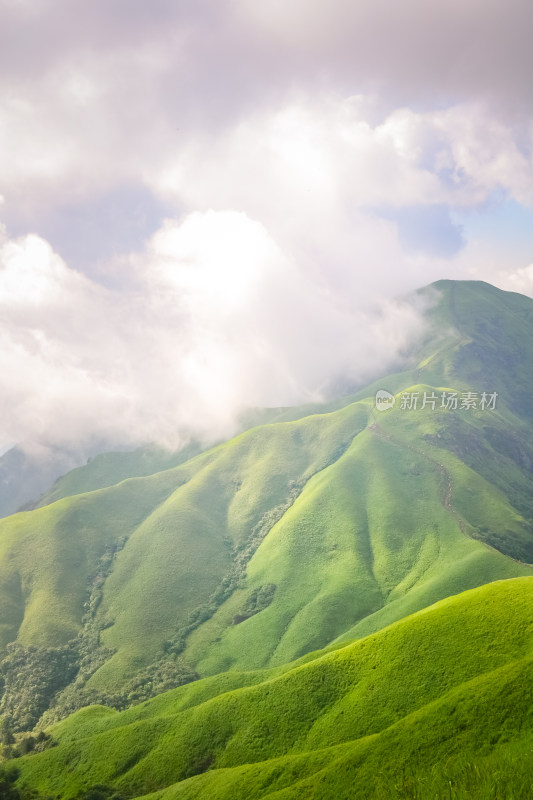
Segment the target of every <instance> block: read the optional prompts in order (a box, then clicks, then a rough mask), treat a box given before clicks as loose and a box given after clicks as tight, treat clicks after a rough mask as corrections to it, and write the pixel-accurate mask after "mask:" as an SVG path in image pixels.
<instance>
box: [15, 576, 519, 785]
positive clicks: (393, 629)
mask: <svg viewBox="0 0 533 800" xmlns="http://www.w3.org/2000/svg"><path fill="white" fill-rule="evenodd" d="M532 673H533V578H519V579H513V580H509V581H501V582H496V583H492V584H490V585H488V586H484V587H481V588H478V589H475V590H472V591H470V592H466V593H464V594H461V595H459V596H457V597H453V598H448V599H446V600H443V601H440V602H439V603H438V604H436V605H434V606H432V607H431V608H429V609H426V610H423V611H420V612H418V613H417V614H415V615H413V616H410V617H408V618H406V619H404V620H401V621H399V622H397V623H395V624H393V625H392V626H390V627H388V628H386V629H384V630H382V631H380V632H379V633H377V634H374V635H372V636H369V637H367V638H364V639H362V640H359V641H355V642H353V643H351V644H349V645H347V646H345V647H343V648H340V649H337V650H335V651H334V652H329V653H325V654H321V653H314V654H313V655H312V656H308V659H307V663H300V664H296V665H294V666H288V667H287V666H286V667H280V668H277V669H274V670H271V671H270V672H269V673H261V674H259V675H257V674H253V673H252V674H250V673H248V674H239V673H228V674H227V675H224V676H218V677H216V678H210V679H206V680H205V681H201V682H199V683H196V684H192V685H190V686H184V687H181V688H179V689H176V690H174V691H172V692H169V693H167V694H164V695H161V696H160V697H158V698H155V699H154V700H151V701H148V702H146V703H143V704H141V705H139V706H136V707H134V708H132V709H129V710H128V711H124V712H122V713H119V712H116V711H112V710H109V709H104V708H101V707H93V708H89V709H86V710H83V711H80V712H78V713H77V714H75V715H74V716H72V717H70V718H69V719H68V720H66V721H64V722H63V723H60V724H59V725H57V726H56V727H55V728H54V729H52V734H53V736H54V738H55V739H56V740H57V741H58V743H59V744H58V746H57V747H55V748H52V749H51V750H48V751H46V752H44V753H41V754H37V755H33V756H30V757H27V758H24V759H21V760H20V761H19V765H20V768H21V771H22V778H21V781H22V783H27V784H29V785H31V786H33V787H36V788H37V789H39V790H40V791H41V792H45V793H52V792H53V793H54V794H55V795H58V796H59V797H74V796H75V794H76V793H77V792H78V791H80V790H81V789H83V788H84V787H87V786H90V785H93V784H97V783H100V784H107V785H109V786H114V787H116V788H117V789H120V790H122V791H123V792H125V793H126V794H128V795H133V796H139V795H143V794H146V793H148V792H153V791H157V790H165V791H163V792H162V794H158V795H157V797H161V798H165V800H170V798H180V800H181V799H182V798H187V800H189V799H192V798H207V797H209V798H215V799H216V800H230V798H231V799H232V800H238V799H239V798H243V799H244V798H246V800H254V799H255V798H257V799H258V800H259V798H269V799H270V798H276V800H277V799H278V798H300V797H309V798H344V797H350V798H352V797H353V798H359V797H360V798H368V797H383V798H385V797H420V798H427V797H443V798H444V797H450V796H451V797H470V798H476V797H479V798H481V797H496V796H497V797H507V796H508V797H527V794H525V793H521V792H522V790H523V789H524V787H526V786H528V785H529V783H528V782H529V781H530V780H531V778H532V777H533V767H532V765H531V763H532V762H531V759H528V758H524V756H525V754H526V753H527V752H528V751H530V749H531V746H532V744H533V734H532V732H531V731H532V728H531V724H532V722H533V710H532V709H533V706H532V705H531V702H530V701H531V688H530V687H531V678H532V677H533V674H532ZM239 686H240V687H241V688H238V687H239ZM496 764H497V765H498V770H495V766H496ZM495 776H496V777H495ZM498 776H499V777H498ZM489 778H490V781H489ZM495 781H496V783H495ZM498 781H500V787H503V788H505V787H506V786H507V788H508V789H509V793H508V794H507V793H501V794H497V793H496V794H494V790H495V785H496V791H497V788H498ZM452 789H453V791H452ZM489 792H492V793H489Z"/></svg>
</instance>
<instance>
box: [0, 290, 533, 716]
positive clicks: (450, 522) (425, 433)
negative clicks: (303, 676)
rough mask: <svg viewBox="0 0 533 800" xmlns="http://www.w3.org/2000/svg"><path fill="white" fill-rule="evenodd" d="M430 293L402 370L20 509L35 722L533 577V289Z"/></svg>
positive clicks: (9, 521) (96, 473) (8, 591)
mask: <svg viewBox="0 0 533 800" xmlns="http://www.w3.org/2000/svg"><path fill="white" fill-rule="evenodd" d="M422 294H423V295H424V296H425V298H426V303H428V304H429V310H428V312H427V326H426V330H425V333H424V336H423V338H422V341H420V342H419V344H418V346H417V348H416V349H414V350H413V352H412V353H411V355H410V360H409V363H408V365H407V368H406V369H405V370H404V371H403V372H401V373H397V374H393V375H388V376H385V377H383V379H381V380H380V381H379V382H377V383H375V384H373V385H372V386H370V387H367V389H365V390H362V391H360V392H358V393H357V394H356V395H352V396H350V397H347V398H344V399H342V400H340V401H337V402H335V403H331V404H330V405H328V406H324V407H315V408H313V409H309V408H304V409H293V410H287V411H286V412H283V411H282V410H279V411H277V412H275V413H270V414H269V417H268V419H269V420H270V421H269V422H267V423H266V424H259V425H256V426H255V427H253V428H251V429H249V430H247V431H245V432H244V433H242V434H241V435H239V436H237V437H236V438H234V439H232V440H231V441H229V442H225V443H222V444H220V445H218V446H216V447H213V448H211V449H210V450H207V451H206V452H198V450H196V451H195V450H192V451H189V452H186V453H182V454H181V455H180V454H178V455H177V456H170V455H168V454H167V455H164V454H161V453H160V452H158V451H153V452H147V451H139V452H137V453H136V454H122V455H117V454H109V455H107V456H106V455H102V456H98V457H97V458H95V459H94V460H93V461H92V462H91V463H89V464H88V465H87V466H86V467H82V468H80V469H78V470H75V471H74V472H71V473H70V474H68V475H66V476H65V477H64V478H63V479H62V480H60V481H59V482H58V483H57V484H56V486H55V487H54V489H53V490H52V491H51V492H50V493H48V494H47V495H45V496H44V498H43V499H42V500H41V501H40V507H39V508H35V509H33V510H31V511H27V512H22V513H18V514H14V515H12V516H11V517H8V518H6V519H4V520H1V521H0V654H2V657H3V661H2V663H1V672H2V675H3V680H4V687H3V697H2V701H1V706H0V710H1V711H2V712H3V714H4V715H8V716H9V717H10V718H11V719H13V720H14V724H15V728H19V729H30V728H31V727H32V726H33V725H34V724H36V723H37V721H38V720H39V719H40V718H42V721H41V724H48V723H50V722H53V721H54V720H57V719H59V718H61V717H63V716H65V715H66V714H67V713H69V712H70V711H74V710H76V709H77V708H79V707H81V706H83V705H86V704H88V703H91V702H97V703H104V704H109V705H112V706H114V707H118V708H125V707H127V706H128V705H130V704H131V703H132V702H138V701H140V700H144V699H146V698H148V697H151V696H153V695H154V694H157V693H160V692H162V691H164V690H166V689H170V688H173V687H175V686H178V685H180V684H182V683H187V682H190V681H193V680H197V679H198V678H201V677H206V676H211V675H217V674H221V673H224V672H226V671H228V670H236V671H248V670H257V669H269V668H273V667H277V666H280V665H284V664H287V663H289V662H291V661H293V660H294V659H298V658H300V657H302V656H304V655H305V654H306V653H309V652H311V651H314V650H317V649H321V648H324V647H327V646H329V645H331V646H333V647H336V646H338V645H340V644H342V643H344V642H347V641H350V640H352V639H354V638H362V637H365V636H368V635H369V634H373V633H375V632H377V631H379V630H381V629H383V628H384V627H386V626H388V625H390V624H391V623H394V622H396V621H397V620H400V619H402V618H403V617H405V616H407V615H409V614H412V613H414V612H417V611H419V610H421V609H423V608H426V607H428V606H429V605H431V604H433V603H435V602H437V601H439V600H442V599H443V598H446V597H449V596H451V595H455V594H458V593H459V592H462V591H465V590H468V589H472V588H474V587H477V586H481V585H483V584H487V583H490V582H492V581H495V580H501V579H510V578H518V577H521V576H529V575H531V574H532V569H531V567H530V566H529V564H530V563H531V562H533V528H532V525H533V491H532V490H533V479H532V471H531V465H532V464H533V444H532V442H533V439H532V436H531V433H532V431H531V426H532V410H531V405H530V403H529V401H528V398H529V397H530V396H531V395H530V393H531V392H532V391H533V325H532V320H533V316H532V315H533V301H531V300H530V299H528V298H525V297H523V296H521V295H516V294H510V293H505V292H501V291H499V290H497V289H495V288H494V287H491V286H490V285H488V284H483V283H475V282H464V283H455V282H451V281H442V282H439V283H437V284H434V285H432V286H431V287H428V288H427V289H425V290H422ZM378 389H385V390H387V391H389V392H390V393H393V394H394V395H395V398H396V402H395V405H394V407H393V408H392V409H390V410H388V411H383V412H380V411H378V410H377V408H376V404H375V401H374V396H375V393H376V391H377V390H378ZM452 392H456V393H457V395H458V400H459V403H458V408H457V409H453V408H448V409H446V408H442V407H441V403H442V397H443V394H444V393H445V394H444V396H445V397H446V398H449V397H450V396H451V393H452ZM469 392H470V393H477V395H476V398H475V403H476V404H477V408H461V407H460V406H461V400H462V399H463V396H464V397H466V396H467V394H468V393H469ZM424 393H425V396H426V401H427V399H428V398H432V397H435V398H436V400H435V401H431V400H429V401H427V402H426V406H425V407H424V408H422V405H423V398H424ZM483 393H485V394H486V395H487V398H490V397H492V398H493V405H494V406H495V407H494V408H491V407H489V408H487V407H485V408H481V404H482V395H483ZM496 395H497V396H496ZM415 396H416V397H417V402H418V407H417V408H416V410H415V409H411V410H409V409H408V408H403V406H404V405H405V403H406V398H407V400H409V399H410V400H411V402H413V398H414V397H415ZM432 403H433V405H434V406H435V407H434V408H433V405H432ZM489 405H490V403H489ZM43 715H44V716H43Z"/></svg>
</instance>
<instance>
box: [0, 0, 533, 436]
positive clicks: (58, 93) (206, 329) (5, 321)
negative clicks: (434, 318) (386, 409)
mask: <svg viewBox="0 0 533 800" xmlns="http://www.w3.org/2000/svg"><path fill="white" fill-rule="evenodd" d="M532 29H533V6H532V5H531V3H530V2H529V0H507V1H506V2H505V3H504V2H503V1H502V0H469V2H468V3H465V2H464V0H461V2H459V0H446V2H441V0H432V1H431V2H428V0H404V2H402V3H397V2H392V0H372V2H370V1H369V0H359V1H358V2H353V0H351V2H348V0H327V2H326V0H270V2H269V3H264V2H263V3H262V2H259V0H150V2H148V0H92V1H91V3H87V2H82V0H68V1H67V0H46V2H45V0H0V98H1V101H0V342H1V347H0V376H1V378H0V381H1V384H0V389H1V392H0V451H1V450H3V449H5V448H6V447H8V446H10V445H12V444H14V443H17V442H27V443H34V444H35V443H39V444H40V445H43V446H46V445H47V444H50V445H51V444H60V445H62V444H65V445H68V444H69V443H72V442H76V443H77V444H78V445H79V446H80V447H81V448H82V449H83V448H86V449H90V448H91V447H94V445H95V442H99V441H101V442H107V443H112V444H116V445H117V446H118V445H120V446H129V445H136V444H140V443H143V442H148V441H157V442H160V443H162V444H167V445H169V446H171V447H177V446H179V445H180V444H181V443H183V442H184V441H186V440H187V439H188V437H191V436H195V437H201V438H203V439H205V441H214V440H216V439H217V438H219V437H222V436H227V435H231V433H232V432H233V431H234V430H236V428H237V427H238V419H239V415H240V414H241V413H242V411H243V410H244V409H246V408H250V407H256V406H278V405H288V404H296V403H303V402H308V401H319V400H321V399H324V398H326V397H327V396H328V395H329V394H331V392H332V391H333V387H339V386H341V387H348V386H351V385H360V384H362V383H363V382H364V381H366V380H370V379H371V378H373V377H375V376H377V375H379V374H380V373H382V372H383V371H384V370H386V369H388V368H392V367H393V366H394V365H395V364H396V363H398V359H400V358H401V355H402V353H403V352H404V351H405V349H406V348H407V347H408V346H409V343H410V342H411V341H413V339H414V338H416V336H418V335H419V334H420V331H421V326H422V321H421V312H422V311H423V309H422V308H421V307H420V306H417V305H416V304H415V305H413V304H412V303H410V302H407V301H406V300H405V298H406V296H407V295H408V294H409V293H410V292H412V291H413V290H415V289H416V288H418V287H420V286H423V285H426V284H428V283H431V282H433V281H435V280H438V279H441V278H456V279H481V280H487V281H489V282H492V283H494V284H496V285H498V286H500V287H501V288H504V289H511V290H515V291H520V292H523V293H525V294H529V295H532V296H533V224H532V223H533V83H532V81H531V75H532V74H533V48H531V43H530V32H531V30H532Z"/></svg>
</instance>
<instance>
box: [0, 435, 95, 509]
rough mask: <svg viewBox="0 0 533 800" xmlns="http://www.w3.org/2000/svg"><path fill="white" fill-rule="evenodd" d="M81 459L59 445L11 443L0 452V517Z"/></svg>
mask: <svg viewBox="0 0 533 800" xmlns="http://www.w3.org/2000/svg"><path fill="white" fill-rule="evenodd" d="M79 463H80V460H79V455H78V454H76V453H74V452H70V451H68V450H65V449H63V448H60V447H36V446H33V447H28V446H26V447H22V446H20V445H19V446H16V447H12V448H10V449H9V450H7V451H6V452H5V453H3V454H2V455H1V456H0V517H7V516H9V515H10V514H14V513H15V512H16V511H19V510H20V509H21V508H22V507H23V506H25V505H26V503H29V502H30V501H32V500H34V499H35V498H36V497H39V495H40V494H42V492H44V491H46V490H47V489H48V488H49V487H50V486H51V485H52V484H53V482H54V481H55V480H56V478H58V477H59V476H60V475H62V474H63V473H66V472H69V471H70V470H71V469H73V467H76V466H77V465H78V464H79Z"/></svg>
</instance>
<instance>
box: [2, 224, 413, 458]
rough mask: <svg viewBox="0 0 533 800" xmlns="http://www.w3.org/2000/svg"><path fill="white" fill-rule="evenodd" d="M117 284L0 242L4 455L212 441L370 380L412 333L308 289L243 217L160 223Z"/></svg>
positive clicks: (389, 316) (405, 319)
mask: <svg viewBox="0 0 533 800" xmlns="http://www.w3.org/2000/svg"><path fill="white" fill-rule="evenodd" d="M117 268H120V269H123V270H125V271H129V275H130V280H129V283H128V286H127V288H126V289H125V288H124V287H122V288H121V291H120V292H117V291H115V290H111V289H105V288H103V287H102V286H99V285H98V284H95V283H94V282H92V281H90V280H89V279H88V278H86V277H84V276H82V275H80V274H79V273H77V272H75V271H73V270H71V269H69V268H68V267H67V266H66V265H65V264H64V262H63V261H62V260H61V259H60V258H59V257H58V256H57V255H56V254H55V253H54V252H53V251H52V250H51V248H50V247H49V245H48V244H47V243H46V242H45V241H43V240H42V239H40V238H39V237H36V236H27V237H23V238H21V239H18V240H15V241H11V240H9V239H7V238H6V237H5V236H4V239H3V242H2V245H1V248H0V308H1V311H2V316H1V318H2V323H1V325H0V335H1V338H2V348H1V351H0V370H1V372H2V375H3V383H4V386H5V391H3V393H2V399H1V409H0V410H1V414H2V419H3V426H2V436H1V439H2V441H1V445H2V446H5V445H6V444H8V443H10V442H16V441H27V440H29V441H34V442H40V443H42V444H44V445H47V444H52V443H53V444H59V445H61V444H69V443H70V444H72V443H74V442H75V443H76V444H77V445H78V446H81V447H83V446H86V447H87V448H91V447H93V446H94V442H95V441H99V440H103V441H108V442H109V441H111V442H113V444H138V443H141V442H144V441H159V442H162V443H167V444H169V445H171V446H176V445H177V444H178V443H180V442H181V441H184V440H185V439H186V438H187V437H189V436H191V435H194V436H199V437H200V438H204V439H205V440H206V441H212V440H214V439H216V438H218V437H220V436H225V435H229V434H231V433H232V432H234V430H235V428H236V425H237V423H238V418H239V415H240V414H241V413H242V412H243V410H244V409H246V408H247V407H250V406H261V405H282V404H291V403H299V402H303V401H307V400H318V399H320V398H322V397H324V396H327V393H328V389H329V388H331V385H332V384H333V383H334V382H335V381H339V380H341V379H342V380H343V381H344V382H345V384H346V381H350V380H352V381H358V382H361V381H362V380H365V379H367V378H369V377H371V376H372V375H374V374H376V372H378V371H379V369H381V368H383V366H384V365H386V364H389V365H391V364H393V363H395V362H396V361H397V360H398V357H399V354H400V351H401V349H402V348H403V347H405V346H406V345H407V344H408V343H409V341H410V340H411V338H412V336H414V335H415V334H416V333H418V332H419V331H420V326H421V321H420V315H419V310H418V309H416V308H414V307H413V306H411V305H409V304H407V303H401V302H393V301H391V300H389V299H385V298H384V299H383V302H380V303H377V304H376V303H374V304H373V305H369V304H368V303H361V302H360V301H359V302H354V303H352V302H350V299H349V298H346V297H345V296H342V295H341V294H340V293H333V292H332V290H331V287H326V286H324V285H323V284H322V283H321V281H320V280H316V281H312V280H310V279H309V275H307V274H305V273H303V272H302V271H301V270H299V268H298V266H297V265H296V264H295V263H294V262H292V261H291V260H290V259H289V258H287V256H286V255H285V254H284V253H283V252H282V251H281V250H280V248H279V247H278V245H277V244H276V242H275V241H274V240H273V239H272V237H271V236H270V235H269V234H268V232H267V231H266V230H265V228H264V227H263V226H262V225H261V224H260V223H258V222H255V221H253V220H251V219H250V218H249V217H248V216H246V215H245V214H243V213H236V212H214V211H210V212H205V213H195V214H191V215H190V216H188V217H186V218H185V219H184V220H183V221H181V222H178V221H174V220H167V221H166V222H165V223H164V225H163V226H162V228H161V229H160V230H159V231H158V232H157V233H156V234H155V235H154V236H153V237H152V239H151V240H150V241H149V243H148V245H147V247H146V249H145V251H144V252H142V253H138V254H134V255H132V256H131V257H129V258H128V259H127V260H126V261H123V262H122V263H121V264H120V265H118V267H117ZM354 299H355V298H354ZM378 365H379V367H378Z"/></svg>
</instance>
